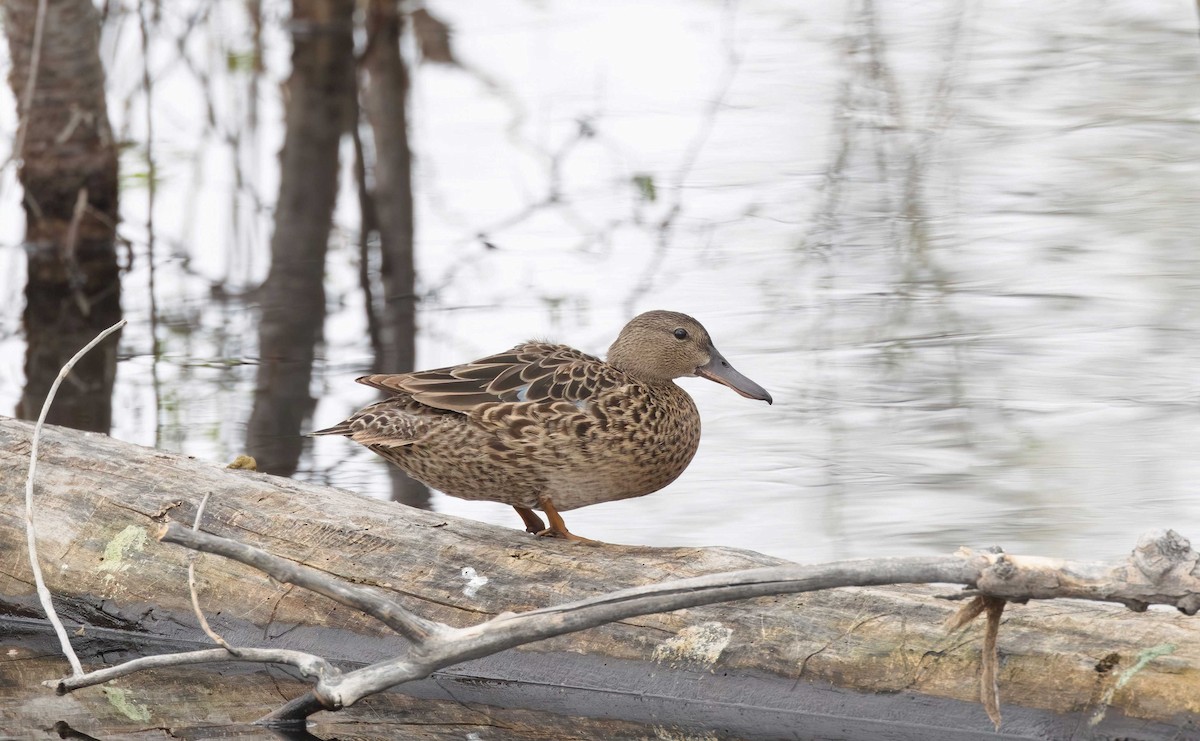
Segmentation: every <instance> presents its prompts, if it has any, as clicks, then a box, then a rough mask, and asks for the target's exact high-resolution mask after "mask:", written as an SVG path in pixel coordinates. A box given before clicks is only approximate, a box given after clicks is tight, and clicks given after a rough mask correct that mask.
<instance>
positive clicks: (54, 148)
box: [3, 0, 121, 432]
mask: <svg viewBox="0 0 1200 741" xmlns="http://www.w3.org/2000/svg"><path fill="white" fill-rule="evenodd" d="M3 8H4V31H5V34H6V36H7V37H8V48H9V52H10V54H11V56H12V62H13V64H12V69H11V70H10V72H9V83H10V85H11V86H12V90H13V94H14V96H15V97H16V99H17V101H18V103H17V106H18V113H19V117H20V123H19V129H18V135H17V141H16V144H15V146H16V147H17V148H18V149H19V151H17V152H16V153H15V154H16V157H17V158H18V159H19V161H20V169H19V171H18V176H19V178H20V181H21V185H22V186H23V187H24V189H25V198H24V201H23V205H24V207H25V217H26V231H25V235H26V236H25V240H26V244H25V247H26V250H27V254H28V282H27V284H26V288H25V300H26V305H25V314H24V323H25V333H26V355H25V378H26V383H25V390H24V393H23V394H22V397H21V401H20V405H19V406H18V408H17V414H18V416H21V417H25V418H29V419H32V418H36V417H37V416H38V413H39V412H40V411H41V406H42V401H43V400H44V399H45V397H46V393H47V392H48V391H49V388H50V385H51V383H53V381H54V378H55V376H57V375H58V369H59V368H61V367H62V365H63V363H65V362H66V361H67V359H69V358H70V357H71V356H72V355H73V354H75V351H77V350H78V349H79V348H80V347H82V346H83V345H85V344H87V343H88V341H89V340H91V339H92V337H94V336H96V334H97V333H98V332H99V331H100V330H101V329H103V328H105V327H108V326H111V325H112V324H114V323H115V322H116V321H117V320H119V319H120V318H121V280H120V273H119V271H118V267H117V254H116V240H115V235H116V227H117V219H118V213H117V149H116V144H115V143H114V142H113V135H112V129H111V127H110V125H109V121H108V109H107V106H106V103H105V98H104V92H105V82H104V67H103V65H102V64H101V62H100V51H99V38H100V15H99V13H98V12H97V10H96V8H95V6H94V5H93V4H92V3H91V2H90V1H89V0H53V1H52V2H47V3H46V6H45V9H46V13H45V18H44V19H43V23H42V24H41V25H42V29H41V33H40V48H39V49H38V57H37V59H35V58H34V47H35V42H36V41H37V39H38V38H39V33H38V28H37V27H38V25H39V24H38V21H37V13H38V2H37V0H9V1H8V2H5V3H4V5H3ZM31 70H32V73H33V74H32V76H31ZM31 91H32V96H30V92H31ZM26 105H28V108H26ZM116 359H117V343H116V342H109V343H105V344H104V345H101V346H100V347H98V348H96V350H95V351H94V352H93V353H91V354H90V355H88V356H87V357H85V358H84V359H83V360H82V361H81V362H80V363H79V364H78V365H77V366H75V372H74V373H73V374H72V376H71V378H70V379H69V380H68V381H67V382H66V383H64V384H63V386H62V388H61V389H60V391H59V393H58V398H57V401H56V402H55V405H54V407H53V409H52V410H51V412H50V417H49V419H50V421H52V422H55V423H57V424H63V425H68V426H71V427H78V428H80V429H85V430H98V431H102V432H107V431H108V429H109V427H110V426H111V424H112V389H113V380H114V378H115V376H116Z"/></svg>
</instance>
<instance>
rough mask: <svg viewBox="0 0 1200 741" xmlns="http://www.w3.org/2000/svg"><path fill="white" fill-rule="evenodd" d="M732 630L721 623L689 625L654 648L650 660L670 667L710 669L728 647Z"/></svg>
mask: <svg viewBox="0 0 1200 741" xmlns="http://www.w3.org/2000/svg"><path fill="white" fill-rule="evenodd" d="M732 637H733V630H732V629H731V628H726V627H725V626H724V625H722V624H721V623H715V622H713V623H700V624H699V625H690V626H688V627H686V628H684V629H683V630H681V631H679V632H678V633H676V634H675V635H674V636H672V637H671V638H668V639H667V640H666V641H664V642H663V643H661V644H659V645H658V646H656V647H655V649H654V653H653V655H652V658H653V659H654V660H655V661H657V662H658V663H660V664H670V665H672V666H676V665H682V664H690V665H700V666H703V667H711V666H712V665H713V664H715V663H717V659H718V658H720V656H721V652H722V651H724V650H725V647H726V646H728V645H729V639H730V638H732Z"/></svg>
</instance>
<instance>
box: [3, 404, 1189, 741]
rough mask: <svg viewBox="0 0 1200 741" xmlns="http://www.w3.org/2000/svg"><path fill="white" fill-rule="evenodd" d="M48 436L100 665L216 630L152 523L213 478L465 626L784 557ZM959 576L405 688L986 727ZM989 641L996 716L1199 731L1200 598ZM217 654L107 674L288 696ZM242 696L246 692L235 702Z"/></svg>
mask: <svg viewBox="0 0 1200 741" xmlns="http://www.w3.org/2000/svg"><path fill="white" fill-rule="evenodd" d="M30 433H31V426H30V425H28V424H26V423H23V422H18V421H15V420H4V419H2V418H0V554H6V555H4V556H3V557H2V563H3V566H2V567H0V615H3V614H7V615H13V616H28V617H33V616H37V615H39V614H40V610H39V608H38V607H37V600H36V596H35V594H34V590H33V587H32V586H31V582H32V577H31V576H30V573H29V567H28V563H27V560H26V557H25V555H24V553H25V550H24V549H25V546H24V543H25V535H24V525H23V522H22V519H21V518H20V517H19V516H18V515H17V512H18V511H19V509H20V508H19V504H18V501H19V495H18V492H20V491H21V489H22V486H23V481H24V477H25V474H26V470H27V460H28V454H29V447H30ZM41 450H42V457H41V459H40V461H39V464H38V487H39V491H38V494H37V515H36V521H37V523H38V528H39V543H40V545H39V549H40V552H41V554H42V556H43V564H44V566H43V568H44V569H45V571H46V573H47V580H48V582H49V587H50V589H51V591H52V592H53V593H54V594H55V602H56V604H57V605H58V608H59V610H60V612H61V614H62V616H63V618H64V619H65V620H66V621H67V623H68V628H69V629H71V630H74V628H75V627H76V626H77V625H82V626H85V627H84V630H83V637H82V638H76V639H75V640H78V641H81V642H83V643H85V644H87V645H88V646H90V647H91V648H92V649H93V650H94V651H96V652H98V653H99V654H101V658H100V659H97V660H96V661H100V662H111V661H112V660H113V657H112V656H111V655H108V654H107V653H106V652H107V651H116V650H117V649H116V648H114V642H113V640H111V633H110V632H103V631H102V632H97V631H98V630H99V629H100V628H104V629H105V630H108V629H114V628H115V629H120V630H124V631H135V632H136V635H134V636H133V638H134V640H135V641H136V642H138V643H140V644H146V643H148V642H154V641H158V642H162V641H166V642H168V643H171V642H184V643H185V644H187V645H181V647H186V648H190V647H192V645H191V644H192V643H193V642H196V641H204V640H205V639H204V638H203V636H202V635H201V634H200V632H199V630H198V629H196V628H194V627H192V626H194V625H195V618H194V617H193V616H192V614H191V611H190V602H189V597H188V590H187V571H186V566H187V560H188V553H187V552H186V551H184V550H183V549H180V548H175V547H173V546H169V545H166V544H161V543H158V542H155V541H154V540H153V539H152V538H150V537H149V533H150V532H152V531H153V530H154V529H155V527H156V522H155V518H161V517H163V516H164V515H165V516H169V517H171V518H174V519H176V520H179V521H181V522H186V523H190V522H191V520H192V518H193V516H194V514H195V510H196V506H197V504H198V503H199V501H200V499H201V497H202V495H203V494H204V493H206V492H211V493H212V498H211V500H210V501H209V503H208V508H207V510H206V513H205V517H204V522H203V525H202V527H203V529H204V530H206V531H208V532H213V533H216V534H219V535H224V536H227V537H233V538H236V539H239V540H242V541H245V542H250V543H252V544H254V545H257V546H259V547H262V548H265V549H267V550H269V551H271V552H273V553H275V554H277V555H279V556H281V557H284V558H288V559H291V560H294V561H296V562H300V563H305V564H309V565H312V566H315V567H317V568H319V569H321V570H323V571H325V572H327V573H330V574H333V575H338V576H341V577H343V578H346V579H348V580H351V581H353V582H356V583H359V584H367V585H373V586H375V587H377V588H379V589H381V590H384V591H385V592H386V593H389V594H390V595H391V596H392V597H393V598H395V599H399V600H401V601H402V602H403V603H404V604H405V605H406V606H407V607H409V608H410V609H413V610H415V611H416V612H418V613H419V614H421V615H423V616H425V617H428V618H432V619H436V620H441V621H443V622H446V623H449V624H452V625H457V626H462V625H469V624H475V623H478V622H480V621H482V620H485V619H487V618H488V617H490V616H492V615H495V614H497V613H499V612H503V611H508V610H513V611H520V610H527V609H533V608H539V607H545V606H550V605H556V604H561V603H563V602H566V601H569V600H572V599H577V598H582V597H586V596H592V595H597V594H599V593H602V592H607V591H611V590H615V589H619V588H622V587H627V586H631V585H635V584H645V583H654V582H661V581H664V580H667V579H672V578H679V577H685V576H693V575H698V574H705V573H714V572H719V571H726V570H732V569H741V568H749V567H753V566H760V565H769V564H776V563H780V561H778V560H777V559H772V558H769V557H766V556H763V555H760V554H756V553H752V552H747V551H735V550H729V549H723V548H647V547H638V546H622V545H602V546H597V547H589V546H585V545H580V544H575V543H568V542H563V541H555V540H545V539H537V538H534V537H533V536H530V535H527V534H526V533H524V532H522V531H520V530H516V529H504V528H497V527H493V526H489V525H484V524H480V523H475V522H471V521H467V520H461V519H457V518H453V517H447V516H445V515H439V514H436V513H430V512H423V511H420V510H415V509H412V508H409V507H404V506H402V505H398V504H395V503H391V502H384V501H378V500H371V499H364V498H362V497H359V496H356V495H354V494H351V493H348V492H345V491H340V490H337V489H330V488H325V487H319V486H314V485H308V484H303V483H299V482H295V481H292V480H288V479H280V478H275V477H271V476H266V475H263V474H256V473H248V472H242V471H226V470H224V469H222V468H220V467H218V466H214V465H212V464H209V463H204V462H201V461H196V460H193V459H190V458H186V457H182V456H176V455H170V454H167V453H163V452H160V451H155V450H151V449H146V448H141V447H138V446H133V445H129V444H126V443H121V442H117V441H115V440H111V439H109V438H107V437H104V436H99V435H89V434H85V433H79V432H71V431H68V430H63V429H61V428H48V429H47V431H46V434H45V435H44V437H43V440H42V445H41ZM881 555H886V554H881ZM197 578H198V581H199V584H200V587H199V599H200V604H201V605H202V606H203V608H204V610H205V611H206V614H207V616H208V619H209V621H210V622H211V623H212V625H213V627H214V629H215V630H217V632H219V633H220V634H221V635H223V636H224V637H225V639H227V640H228V641H230V642H231V643H233V644H234V645H235V646H236V645H245V646H265V647H273V648H300V649H302V650H306V651H310V652H314V653H318V654H321V655H323V656H325V657H327V658H330V659H339V660H340V659H344V660H349V661H352V662H367V661H375V660H378V659H380V658H383V657H386V656H390V655H393V654H394V653H395V652H396V650H397V646H398V645H400V641H401V639H399V638H397V637H396V636H395V635H392V634H390V633H388V632H387V631H386V630H385V629H383V628H381V627H380V626H379V625H378V624H376V623H374V622H373V621H371V620H369V619H366V618H364V617H363V616H362V615H360V614H358V613H356V612H355V611H353V610H349V609H347V608H345V607H342V606H340V605H337V604H335V603H333V602H331V601H330V600H328V599H326V598H324V597H320V596H317V595H314V594H311V593H307V592H305V591H304V590H301V589H296V588H291V587H286V586H281V585H278V584H276V583H274V582H271V581H270V580H269V579H267V578H266V577H265V576H263V575H262V574H261V573H259V572H256V571H253V570H250V569H248V568H246V567H243V566H241V565H239V564H236V563H231V562H229V561H225V560H223V559H219V558H216V557H213V556H204V557H203V558H202V559H201V561H200V563H199V564H198V566H197ZM950 591H953V589H951V588H948V587H943V588H941V589H937V590H934V589H930V588H925V587H920V588H905V589H900V588H856V589H838V590H831V591H826V592H815V593H811V594H805V595H799V596H792V597H772V598H759V599H754V600H748V601H744V602H738V603H729V604H722V605H713V606H707V607H697V608H691V609H686V610H679V611H676V612H672V613H667V614H660V615H650V616H646V617H639V618H633V619H629V620H623V621H621V622H619V623H616V624H610V625H606V626H603V627H601V628H595V629H591V630H587V631H584V632H581V633H575V634H571V635H566V636H561V637H558V638H553V639H549V640H546V641H541V642H538V643H535V644H531V645H529V646H525V647H522V648H519V649H514V650H510V651H505V652H503V653H500V654H497V655H495V656H491V657H488V658H485V659H480V660H477V661H473V662H468V663H466V664H462V665H459V666H457V667H454V668H452V669H450V670H448V671H446V672H444V673H442V674H440V675H436V676H435V677H434V678H433V679H431V680H426V681H424V682H417V683H411V684H409V685H404V686H403V687H402V688H401V691H402V692H403V693H405V694H408V695H410V696H415V697H424V698H434V699H442V700H444V699H446V698H447V697H449V698H452V699H454V700H455V701H461V702H467V703H484V704H488V705H497V706H501V707H505V708H509V710H507V711H503V712H502V711H499V710H488V711H486V717H488V718H493V717H494V718H495V720H494V721H492V722H495V723H499V724H502V723H503V722H504V718H505V717H507V716H505V715H504V713H506V712H517V711H515V710H512V709H513V708H520V707H524V708H532V709H538V710H542V711H547V712H557V713H562V714H565V715H587V716H592V717H600V718H624V719H625V720H627V721H630V722H640V723H647V724H652V725H657V726H667V727H671V726H679V727H684V728H689V727H690V728H693V729H694V728H697V727H699V728H720V729H724V731H723V732H724V733H726V734H727V735H732V736H739V737H763V738H772V737H774V738H778V737H781V736H789V737H790V736H793V735H799V736H801V737H822V738H824V737H839V738H857V737H866V738H870V737H887V738H893V739H909V738H912V739H918V738H929V739H932V738H964V737H968V736H969V737H971V738H988V737H991V725H990V723H989V721H988V719H987V717H986V715H985V714H984V710H983V708H982V707H981V706H980V705H979V702H978V698H979V681H978V671H979V657H980V651H979V646H980V635H981V633H982V626H980V625H973V626H971V627H969V628H967V629H965V630H964V631H961V632H956V633H953V634H947V633H946V630H945V628H944V627H943V623H944V621H945V620H946V618H947V617H948V616H949V615H950V614H951V613H952V612H953V611H954V609H955V605H954V604H950V603H946V602H945V601H941V600H936V599H933V598H932V596H931V595H932V594H934V593H946V592H950ZM0 632H3V630H0ZM173 645H174V644H173ZM999 647H1000V654H1001V658H1002V663H1001V672H1000V688H1001V698H1002V705H1001V707H1002V710H1003V712H1004V732H1005V737H1006V738H1010V737H1015V738H1067V737H1072V736H1075V735H1077V734H1078V733H1080V732H1081V729H1083V730H1082V732H1084V733H1085V734H1086V733H1092V732H1094V733H1098V734H1101V735H1104V734H1107V736H1109V737H1112V736H1120V735H1128V736H1130V737H1133V738H1156V737H1163V736H1169V735H1170V734H1171V733H1173V732H1174V733H1177V736H1176V737H1187V736H1188V734H1190V733H1192V732H1193V730H1194V728H1195V723H1196V721H1197V717H1198V716H1200V695H1198V694H1197V693H1196V691H1195V688H1196V682H1197V678H1198V677H1200V621H1197V620H1196V619H1194V618H1188V617H1185V616H1182V615H1179V614H1177V613H1174V612H1159V611H1151V612H1147V613H1142V614H1135V613H1132V612H1130V611H1128V610H1125V609H1124V608H1120V607H1116V606H1109V605H1094V604H1085V603H1079V602H1072V601H1062V600H1060V601H1054V602H1052V603H1049V602H1035V603H1031V604H1029V605H1025V606H1021V605H1012V606H1010V608H1009V610H1008V611H1007V612H1006V617H1005V620H1004V624H1003V625H1002V627H1001V630H1000V637H999ZM171 650H175V649H171ZM85 663H87V662H86V661H85ZM23 666H24V665H20V664H18V663H17V662H12V661H10V662H0V686H4V685H5V684H6V681H5V680H6V679H7V678H8V677H9V676H14V675H13V674H12V672H17V674H16V675H15V676H16V677H17V678H18V680H19V681H20V682H21V686H22V687H25V688H26V695H25V696H26V697H29V696H30V695H29V693H33V695H32V696H35V697H40V698H42V699H43V700H45V702H46V703H48V702H50V700H51V698H50V697H49V696H46V695H44V693H46V692H48V691H47V690H44V689H43V688H41V687H40V686H35V680H38V681H40V680H42V679H53V678H56V677H52V676H43V675H38V676H36V677H34V676H30V675H26V674H20V670H21V668H22V667H23ZM64 666H65V664H64ZM60 670H61V667H60ZM4 672H9V674H4ZM227 673H228V669H226V670H225V672H222V673H220V674H217V673H214V674H213V675H209V674H205V673H203V672H200V671H199V670H191V669H184V668H176V669H170V670H163V671H159V672H156V673H155V674H154V675H152V676H140V675H134V676H131V677H127V678H124V679H122V680H119V682H118V683H117V684H118V685H119V687H120V688H122V691H123V692H127V693H129V698H130V699H136V700H137V702H138V703H141V704H143V705H145V704H146V703H147V702H149V699H150V698H151V697H153V698H155V701H156V702H162V701H163V697H162V696H161V695H160V694H151V693H152V687H154V686H157V684H158V683H161V682H174V683H176V686H177V687H182V688H183V690H185V691H184V694H185V695H186V696H187V697H191V696H193V695H194V694H195V693H196V690H195V689H189V688H194V687H198V686H204V687H205V688H209V687H210V686H211V692H212V693H213V694H212V695H209V696H207V697H208V698H209V699H208V700H206V702H211V703H213V704H216V705H219V706H220V707H222V708H224V710H223V711H222V712H225V715H224V717H226V718H229V717H232V718H233V719H234V720H250V719H253V718H255V717H258V716H259V715H262V714H264V713H265V712H267V711H268V710H270V709H272V708H270V707H262V706H261V705H260V704H259V703H261V702H262V701H263V698H269V699H268V700H266V701H268V702H275V701H279V702H280V703H281V702H282V700H283V699H286V697H289V696H293V694H294V693H293V690H295V689H296V687H297V685H295V684H287V685H286V687H287V688H288V690H287V693H285V696H284V698H280V694H279V693H278V692H277V691H275V687H276V679H277V677H278V674H277V673H276V672H267V673H266V674H265V675H263V676H262V678H261V680H260V681H259V682H252V681H251V680H249V679H247V678H245V677H242V678H239V679H237V681H236V682H234V681H232V680H228V678H227V677H225V676H224V675H225V674H227ZM214 677H215V678H214ZM222 682H226V685H224V686H223V685H222V684H221V683H222ZM254 687H257V688H258V689H257V690H255V689H253V688H254ZM89 692H94V690H87V689H85V690H79V693H78V694H79V696H81V697H85V696H87V694H86V693H89ZM38 693H43V694H41V695H39V694H38ZM229 693H234V695H230V694H229ZM168 696H169V695H168ZM238 697H243V698H245V699H246V702H247V703H250V704H253V706H252V707H251V706H238V704H237V698H238ZM371 702H372V701H364V703H362V704H363V705H366V706H367V707H366V708H365V709H364V708H360V707H359V706H358V705H356V706H354V707H352V708H350V709H349V710H348V711H347V712H350V713H359V714H358V715H355V716H354V717H356V718H360V719H362V721H363V722H364V723H379V724H386V723H390V722H396V721H397V716H395V715H388V712H390V711H386V710H384V709H382V708H388V707H395V706H394V705H389V704H388V703H391V702H393V701H392V700H385V699H382V698H381V699H379V703H382V704H371ZM36 705H37V706H38V707H41V708H43V709H44V708H45V707H46V704H45V703H43V702H41V701H39V703H36ZM4 707H5V703H3V702H0V711H3V708H4ZM9 707H19V705H9ZM63 707H66V706H63ZM231 708H237V711H236V712H234V711H232V710H231ZM64 712H65V711H64ZM173 712H174V710H173V708H172V707H171V706H170V704H169V703H168V704H167V706H165V707H162V706H156V707H154V708H153V714H154V717H155V721H154V723H155V724H158V725H163V726H169V725H173V724H175V725H178V724H179V723H181V722H183V721H185V720H187V719H186V718H182V719H181V718H179V717H177V716H173V715H172V713H173ZM396 712H408V711H396ZM413 712H416V711H413ZM430 712H432V711H430ZM482 712H483V711H481V713H482ZM493 713H495V716H493V715H492V714H493ZM323 715H325V714H323ZM140 722H142V725H143V727H144V726H145V725H147V723H146V722H145V721H140ZM1093 722H1094V723H1095V725H1094V726H1093V725H1091V724H1092V723H1093ZM367 727H369V726H360V728H367ZM571 728H574V726H571ZM847 729H858V731H859V733H858V734H857V735H856V734H852V733H849V732H848V731H847ZM560 730H561V728H560ZM564 735H565V734H564ZM459 737H460V738H461V735H460V736H459ZM549 737H555V736H554V735H553V734H551V735H550V736H549Z"/></svg>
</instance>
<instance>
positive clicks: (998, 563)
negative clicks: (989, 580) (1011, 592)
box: [988, 553, 1017, 581]
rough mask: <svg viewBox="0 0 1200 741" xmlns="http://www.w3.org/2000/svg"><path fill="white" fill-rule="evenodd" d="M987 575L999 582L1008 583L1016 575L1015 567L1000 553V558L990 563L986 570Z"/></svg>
mask: <svg viewBox="0 0 1200 741" xmlns="http://www.w3.org/2000/svg"><path fill="white" fill-rule="evenodd" d="M988 572H989V574H990V575H991V576H992V577H993V578H995V579H999V580H1000V581H1008V580H1009V579H1012V578H1013V577H1014V576H1016V575H1017V567H1016V566H1015V565H1014V564H1013V562H1012V561H1011V560H1009V558H1008V556H1007V555H1005V554H1004V553H1001V554H1000V556H999V557H998V558H997V559H996V560H995V561H993V562H992V565H991V566H990V567H989V568H988Z"/></svg>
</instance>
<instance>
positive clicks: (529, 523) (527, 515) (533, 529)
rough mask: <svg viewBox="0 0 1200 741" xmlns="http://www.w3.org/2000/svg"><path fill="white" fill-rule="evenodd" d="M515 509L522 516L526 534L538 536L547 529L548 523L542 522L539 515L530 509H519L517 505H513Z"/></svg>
mask: <svg viewBox="0 0 1200 741" xmlns="http://www.w3.org/2000/svg"><path fill="white" fill-rule="evenodd" d="M513 509H515V510H516V511H517V514H518V515H520V516H521V519H522V520H524V522H525V532H527V533H533V534H534V535H537V534H538V533H540V532H542V531H543V530H545V529H546V523H544V522H542V518H540V517H538V516H537V513H536V512H534V511H533V510H531V509H529V508H528V507H518V506H516V505H515V504H514V505H513Z"/></svg>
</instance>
